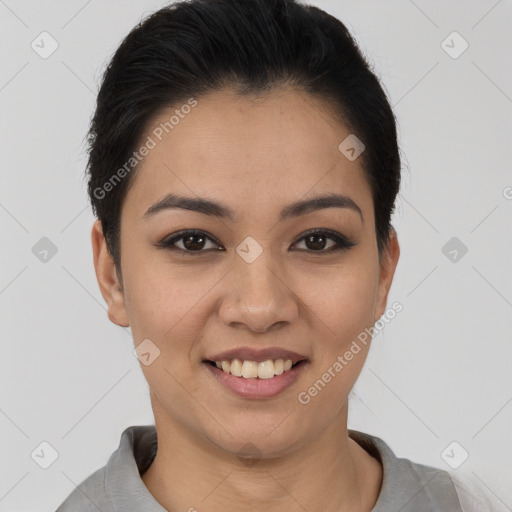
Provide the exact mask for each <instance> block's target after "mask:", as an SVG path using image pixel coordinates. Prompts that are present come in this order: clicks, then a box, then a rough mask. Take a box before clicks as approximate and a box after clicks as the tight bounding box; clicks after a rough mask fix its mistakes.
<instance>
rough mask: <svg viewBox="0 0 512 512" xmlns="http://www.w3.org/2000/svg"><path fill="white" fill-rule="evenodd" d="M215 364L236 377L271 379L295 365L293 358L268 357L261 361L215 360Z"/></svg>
mask: <svg viewBox="0 0 512 512" xmlns="http://www.w3.org/2000/svg"><path fill="white" fill-rule="evenodd" d="M215 366H217V368H219V369H222V371H223V372H224V373H230V374H231V375H234V376H235V377H244V378H245V379H255V378H256V377H258V378H260V379H271V378H272V377H274V376H275V375H281V374H282V373H283V372H287V371H288V370H289V369H290V368H291V367H292V366H293V362H292V360H291V359H286V360H284V359H276V360H275V361H273V360H272V359H268V360H267V361H262V362H261V363H257V362H256V361H241V360H240V359H233V360H232V361H215Z"/></svg>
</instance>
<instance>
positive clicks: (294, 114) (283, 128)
mask: <svg viewBox="0 0 512 512" xmlns="http://www.w3.org/2000/svg"><path fill="white" fill-rule="evenodd" d="M194 103H195V105H194ZM183 105H194V106H193V107H187V108H185V107H183ZM349 135H350V131H349V129H348V128H347V127H346V126H345V125H344V124H343V123H342V122H341V121H340V120H338V119H337V118H335V117H334V115H333V114H332V113H331V111H330V110H329V105H328V104H327V103H324V102H321V101H319V100H318V99H316V98H315V97H312V96H310V95H308V94H306V93H304V92H301V91H297V90H293V89H280V90H276V91H274V92H271V93H269V94H266V95H264V96H259V97H254V96H249V97H246V96H240V95H238V94H236V93H235V92H233V91H230V90H222V91H217V92H214V93H211V94H208V95H205V96H200V97H197V98H195V101H194V102H190V101H189V102H188V103H187V102H186V101H184V102H183V104H178V105H174V106H173V107H169V108H167V109H165V110H163V111H161V112H160V113H159V114H158V115H157V116H156V117H155V118H153V119H152V120H151V122H150V123H149V125H148V128H147V130H146V133H145V134H144V136H143V137H142V141H143V143H144V142H148V141H149V139H151V141H152V142H151V144H150V145H151V146H152V149H151V150H150V151H149V152H148V154H147V155H146V156H145V157H144V158H143V159H142V161H141V162H140V163H139V164H138V166H137V170H136V180H135V181H134V184H133V186H132V187H131V189H130V191H129V193H128V195H127V197H126V200H125V205H126V204H128V205H130V206H129V207H130V209H132V208H135V209H137V210H138V214H139V215H138V217H140V216H141V215H143V213H144V212H145V210H146V209H147V208H148V207H149V206H150V205H151V204H153V202H155V201H157V200H158V199H159V198H161V197H162V196H163V195H165V194H166V193H168V192H180V193H184V194H186V195H188V196H194V195H195V196H202V197H205V196H208V197H212V198H213V197H215V198H222V199H223V202H229V203H230V204H232V205H233V208H234V209H235V210H239V209H240V210H244V207H250V208H252V209H253V210H252V211H254V208H260V209H261V208H265V207H266V206H267V205H269V204H270V203H276V204H277V205H278V206H281V205H282V204H285V203H289V202H293V201H296V200H297V199H299V198H303V197H307V195H318V194H322V193H323V194H325V193H330V192H338V193H340V194H345V195H350V196H351V197H352V198H353V199H354V200H355V198H356V197H357V198H358V203H363V204H359V206H360V207H361V208H365V207H366V208H367V207H369V206H370V207H371V205H369V204H368V200H370V201H371V199H370V196H371V191H370V188H369V186H368V183H367V180H366V176H365V174H364V171H363V169H362V162H361V158H358V159H356V160H354V161H350V160H349V159H347V158H346V157H345V156H344V154H342V153H341V152H340V150H339V145H340V143H341V142H342V141H343V140H344V139H345V138H346V137H347V136H349ZM134 177H135V176H134ZM365 203H366V206H365ZM276 208H277V206H276ZM142 210H144V211H142Z"/></svg>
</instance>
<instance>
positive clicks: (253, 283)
mask: <svg viewBox="0 0 512 512" xmlns="http://www.w3.org/2000/svg"><path fill="white" fill-rule="evenodd" d="M248 238H249V239H248V240H245V241H244V242H242V243H241V244H239V246H238V247H237V250H236V251H237V254H235V262H234V268H233V272H232V280H233V282H234V285H233V286H230V290H229V291H228V296H227V297H225V299H226V300H225V302H224V307H223V308H222V314H223V319H224V321H225V322H226V323H245V324H246V325H247V326H248V327H250V328H251V329H252V330H255V331H263V330H267V329H269V328H270V327H271V326H272V325H274V324H275V323H280V322H291V321H293V319H294V318H295V316H296V315H297V307H296V304H295V300H294V299H293V293H292V291H291V289H290V288H291V287H290V286H289V285H287V283H286V279H285V276H284V275H282V274H281V275H280V270H279V269H280V265H279V263H278V262H277V263H276V260H275V258H273V255H272V253H273V252H272V250H271V249H270V248H269V247H265V248H263V247H262V246H261V245H260V244H258V243H257V242H256V241H255V240H254V239H250V237H248Z"/></svg>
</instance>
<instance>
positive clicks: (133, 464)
mask: <svg viewBox="0 0 512 512" xmlns="http://www.w3.org/2000/svg"><path fill="white" fill-rule="evenodd" d="M348 432H349V436H350V437H351V438H352V439H353V440H354V441H356V442H357V443H358V444H359V445H360V446H362V447H363V448H364V449H365V450H366V451H367V452H368V453H370V455H372V456H373V457H375V458H376V459H377V460H379V461H380V463H381V464H382V466H383V482H382V488H381V491H380V494H379V498H378V500H377V503H376V504H375V506H374V508H373V509H372V512H389V511H393V512H399V511H400V512H443V511H446V510H450V511H454V512H455V511H460V510H461V508H460V504H459V500H458V497H457V493H456V491H455V487H454V485H453V483H452V480H451V478H450V476H449V474H448V473H447V472H446V471H444V470H441V469H437V468H434V467H430V466H425V465H422V464H417V463H414V462H411V461H410V460H409V459H403V458H398V457H396V456H395V454H394V453H393V452H392V450H391V449H390V448H389V446H388V445H387V444H386V443H385V442H384V441H383V440H382V439H380V438H378V437H375V436H372V435H370V434H365V433H363V432H359V431H357V430H349V431H348ZM156 451H157V436H156V429H155V426H154V425H134V426H131V427H128V428H126V429H125V430H124V431H123V433H122V435H121V441H120V443H119V448H118V449H117V450H116V451H115V452H114V453H113V454H112V455H111V457H110V459H109V460H108V462H107V464H106V467H105V489H106V492H107V495H108V498H109V500H110V502H111V504H112V507H113V509H114V510H116V511H119V512H121V511H122V512H126V510H137V511H140V512H166V510H165V509H164V508H163V507H162V506H161V505H160V504H159V503H158V502H157V501H156V500H155V498H154V497H153V496H152V495H151V493H150V492H149V491H148V489H147V487H146V486H145V485H144V482H143V481H142V479H141V477H140V475H141V474H142V473H144V472H145V471H146V469H147V468H148V467H149V466H150V465H151V463H152V462H153V459H154V458H155V455H156Z"/></svg>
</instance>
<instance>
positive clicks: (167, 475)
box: [142, 407, 382, 512]
mask: <svg viewBox="0 0 512 512" xmlns="http://www.w3.org/2000/svg"><path fill="white" fill-rule="evenodd" d="M346 419H347V409H346V407H345V408H344V413H343V414H342V415H341V416H340V417H339V418H337V419H336V420H335V421H333V422H332V423H331V424H330V425H329V427H328V428H327V429H326V430H325V431H324V432H323V433H322V435H320V436H318V437H317V438H316V439H314V440H312V441H311V442H308V443H307V444H304V446H302V447H300V448H297V449H296V450H294V451H292V452H290V453H288V454H286V455H283V456H281V457H275V458H257V459H254V460H252V461H249V460H245V461H243V462H241V459H240V458H239V457H237V455H236V454H231V453H227V452H226V451H225V450H222V449H221V448H219V447H217V446H214V445H212V443H211V442H209V441H206V440H204V439H203V438H199V437H198V436H194V434H193V433H190V430H187V428H186V427H185V426H183V425H180V424H178V423H176V422H173V421H172V419H170V418H169V417H168V416H167V417H165V418H164V417H162V418H161V421H160V416H159V415H157V414H155V425H156V430H157V433H158V451H157V455H156V457H155V459H154V461H153V463H152V464H151V466H150V467H149V469H148V470H147V471H146V472H145V473H144V474H143V475H142V480H143V482H144V484H145V485H146V487H147V488H148V490H149V492H150V493H151V494H152V495H153V496H154V498H155V499H156V500H157V501H158V502H159V503H160V504H161V505H162V506H163V507H164V508H165V509H166V510H168V511H170V512H177V511H185V510H186V511H190V512H194V510H197V511H199V512H201V510H208V511H209V512H220V511H223V512H224V511H225V510H226V508H227V507H228V508H235V507H236V509H237V510H239V511H240V512H245V511H247V512H255V511H257V512H259V511H261V512H263V511H264V512H277V511H279V512H281V511H282V510H287V511H297V512H299V511H300V512H303V511H304V510H309V511H313V510H322V511H325V512H331V511H332V512H340V511H350V512H355V511H357V512H370V511H371V510H372V508H373V506H374V505H375V502H376V501H377V498H378V495H379V492H380V487H381V483H382V468H381V465H380V463H379V462H378V461H377V460H376V459H374V458H373V457H371V456H370V455H369V454H368V453H367V452H366V451H365V450H364V449H363V448H361V447H360V446H359V445H358V444H357V443H356V442H355V441H353V440H352V439H350V438H349V437H348V430H347V421H346Z"/></svg>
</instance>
